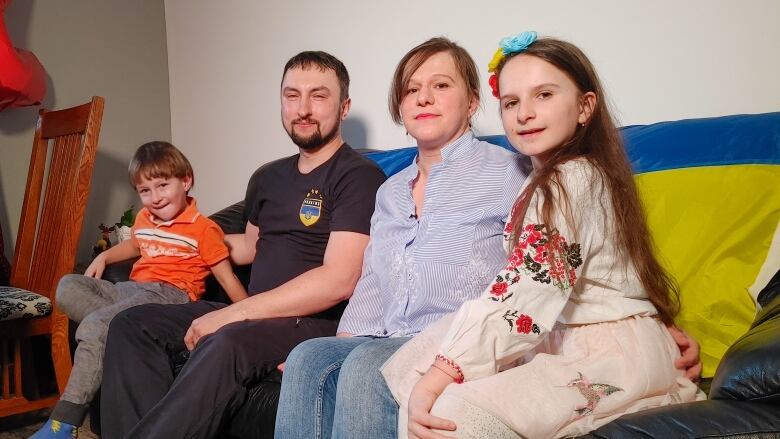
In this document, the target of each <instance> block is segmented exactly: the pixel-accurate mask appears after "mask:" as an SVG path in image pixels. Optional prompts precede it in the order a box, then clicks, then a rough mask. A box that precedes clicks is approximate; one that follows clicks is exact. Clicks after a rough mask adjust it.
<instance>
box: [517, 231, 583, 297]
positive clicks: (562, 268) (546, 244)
mask: <svg viewBox="0 0 780 439" xmlns="http://www.w3.org/2000/svg"><path fill="white" fill-rule="evenodd" d="M545 230H546V227H545V226H544V225H543V224H527V225H525V226H524V227H523V228H522V230H521V233H520V236H518V237H517V244H516V245H515V247H514V249H513V250H512V253H511V254H510V255H509V260H508V261H507V266H506V268H505V270H506V271H508V272H514V273H516V274H526V275H528V276H530V277H531V279H533V280H535V281H537V282H541V283H546V284H552V285H555V286H556V287H558V288H559V289H561V290H565V289H567V288H571V287H572V286H574V283H575V282H576V281H577V276H576V268H577V267H579V266H580V265H582V256H581V255H580V245H579V244H576V243H575V244H571V245H569V244H568V243H567V242H566V239H565V238H564V237H563V236H561V235H560V234H559V233H558V231H557V230H553V231H552V232H551V233H546V232H545ZM506 278H507V279H509V278H510V276H509V274H507V275H506ZM512 283H514V282H512ZM510 285H511V284H510Z"/></svg>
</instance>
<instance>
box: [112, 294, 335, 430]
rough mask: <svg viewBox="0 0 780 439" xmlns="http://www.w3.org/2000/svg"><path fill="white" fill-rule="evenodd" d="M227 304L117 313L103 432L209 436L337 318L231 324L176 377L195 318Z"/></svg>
mask: <svg viewBox="0 0 780 439" xmlns="http://www.w3.org/2000/svg"><path fill="white" fill-rule="evenodd" d="M225 306H227V305H225V304H222V303H215V302H206V301H198V302H191V303H187V304H184V305H157V304H149V305H141V306H137V307H135V308H131V309H129V310H127V311H124V312H122V313H120V314H118V315H117V316H116V317H114V319H113V320H112V322H111V325H110V327H109V331H108V339H107V344H106V353H105V360H104V370H103V388H102V391H101V394H102V396H101V401H100V411H101V424H102V433H103V434H102V437H103V438H104V439H120V438H166V439H173V438H211V437H214V436H216V435H217V433H218V432H219V429H220V426H221V424H222V423H223V422H224V421H225V420H226V419H228V418H229V416H230V414H231V413H233V411H235V410H236V409H237V408H238V407H240V406H241V404H243V402H244V399H245V397H246V388H247V387H248V386H251V385H253V384H254V383H257V382H258V381H259V380H261V379H262V378H264V377H265V376H267V375H268V373H270V372H271V371H273V370H274V369H275V368H276V366H277V365H278V364H279V363H281V362H283V361H284V360H285V359H286V358H287V355H288V354H289V353H290V351H291V350H292V349H293V348H294V347H295V346H296V345H297V344H298V343H300V342H302V341H304V340H308V339H310V338H314V337H324V336H331V335H335V333H336V328H337V325H338V323H337V322H335V321H332V320H324V319H316V318H300V319H298V318H294V317H292V318H279V319H268V320H254V321H244V322H237V323H232V324H230V325H226V326H224V327H222V328H220V329H219V330H218V331H217V332H215V333H214V334H211V335H208V336H206V337H203V338H202V339H201V340H200V341H199V342H198V345H197V346H196V347H195V349H194V350H193V351H192V352H191V354H190V358H189V360H188V361H187V363H186V364H185V366H184V368H183V369H182V370H181V372H180V373H179V374H178V376H176V378H175V379H174V373H173V359H174V358H175V356H177V355H180V354H181V353H182V352H183V351H186V347H185V346H184V334H185V333H186V331H187V328H189V326H190V324H191V323H192V321H193V320H194V319H196V318H198V317H200V316H202V315H204V314H206V313H208V312H211V311H214V310H217V309H220V308H223V307H225Z"/></svg>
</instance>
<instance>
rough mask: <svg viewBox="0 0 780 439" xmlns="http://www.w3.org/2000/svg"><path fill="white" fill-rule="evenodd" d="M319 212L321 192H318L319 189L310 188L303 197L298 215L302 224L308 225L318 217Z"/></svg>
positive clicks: (320, 210) (312, 223)
mask: <svg viewBox="0 0 780 439" xmlns="http://www.w3.org/2000/svg"><path fill="white" fill-rule="evenodd" d="M321 214H322V194H320V191H319V189H312V190H310V191H309V193H307V194H306V198H304V199H303V203H302V204H301V210H300V212H299V217H300V219H301V222H302V223H303V225H304V226H306V227H310V226H312V225H314V223H316V222H317V221H318V220H319V219H320V215H321Z"/></svg>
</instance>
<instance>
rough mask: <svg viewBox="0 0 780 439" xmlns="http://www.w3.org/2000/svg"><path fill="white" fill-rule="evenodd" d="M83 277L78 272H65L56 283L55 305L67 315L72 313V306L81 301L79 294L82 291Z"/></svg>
mask: <svg viewBox="0 0 780 439" xmlns="http://www.w3.org/2000/svg"><path fill="white" fill-rule="evenodd" d="M83 277H84V276H82V275H80V274H66V275H65V276H62V278H60V281H59V282H58V283H57V290H56V292H55V297H56V298H57V307H58V308H60V309H61V310H62V311H63V312H64V313H65V314H67V315H68V316H71V315H73V311H74V309H73V308H74V307H75V306H78V303H80V302H81V299H80V297H79V296H80V295H81V294H83V292H84V288H83V282H82V280H83Z"/></svg>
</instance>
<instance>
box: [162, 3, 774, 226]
mask: <svg viewBox="0 0 780 439" xmlns="http://www.w3.org/2000/svg"><path fill="white" fill-rule="evenodd" d="M165 12H166V24H167V33H168V60H169V70H170V88H171V124H172V137H173V141H174V143H175V144H177V145H178V146H179V147H180V148H182V149H183V150H184V151H185V153H186V154H187V155H188V156H189V157H190V159H191V160H192V162H193V166H194V167H195V173H196V176H197V178H196V180H197V185H196V191H195V192H194V194H195V195H196V196H198V199H199V203H200V206H201V208H202V210H204V211H205V212H207V213H210V212H213V211H215V210H218V209H220V208H222V207H224V206H226V205H228V204H230V203H232V202H234V201H236V200H239V199H241V198H243V192H244V190H245V185H246V182H247V180H248V178H249V176H250V175H251V173H252V171H254V170H255V169H256V168H257V167H258V166H259V165H260V164H262V163H265V162H267V161H269V160H271V159H274V158H278V157H282V156H284V155H288V154H291V153H294V152H295V151H296V150H295V147H294V145H293V144H292V143H291V142H290V141H289V139H288V138H287V136H286V134H285V132H284V130H283V129H282V127H281V123H280V119H279V97H278V94H279V82H280V80H281V70H282V68H283V66H284V63H285V62H286V61H287V59H288V58H290V57H291V56H292V55H294V54H295V53H297V52H299V51H301V50H315V49H317V50H325V51H327V52H330V53H332V54H333V55H335V56H337V57H339V58H340V59H341V60H342V61H343V62H344V63H345V64H346V66H347V68H348V69H349V72H350V76H351V78H352V87H351V89H350V94H351V96H352V99H353V106H352V112H351V115H350V118H349V119H348V121H347V124H346V127H345V131H346V133H345V137H346V138H347V140H348V141H349V142H350V143H352V145H353V146H355V147H364V146H368V147H373V148H379V149H389V148H393V147H399V146H407V145H410V144H411V142H412V141H411V139H409V138H408V137H406V136H405V134H404V130H403V129H402V128H400V127H397V126H394V125H393V124H392V123H391V121H390V118H389V116H388V113H387V104H386V101H387V90H388V87H389V84H390V78H391V75H392V72H393V70H394V68H395V64H396V63H397V62H398V60H399V59H400V58H401V57H402V56H403V54H404V53H406V52H407V51H408V50H409V49H411V48H412V47H413V46H415V45H416V44H418V43H420V42H422V41H424V40H426V39H428V38H430V37H432V36H437V35H444V36H447V37H449V38H452V39H454V40H456V41H457V42H459V43H460V44H461V45H463V46H464V47H465V48H466V49H467V50H469V52H470V53H471V54H472V55H473V57H474V59H475V60H476V62H477V64H478V66H479V67H480V69H481V70H480V71H481V74H482V79H483V81H484V84H483V93H484V95H485V101H484V103H483V111H482V112H481V115H480V116H479V117H478V118H477V119H476V124H475V128H476V130H477V132H478V133H479V134H497V133H500V132H501V125H500V122H499V120H498V117H497V110H496V103H495V100H494V99H493V98H492V96H491V95H490V93H489V89H488V87H487V84H486V83H487V77H488V75H487V71H486V65H487V63H488V61H489V60H490V58H491V56H492V54H493V52H494V51H495V49H496V48H497V43H498V41H499V40H500V39H501V38H502V37H504V36H506V35H508V34H513V33H516V32H518V31H522V30H536V31H538V32H539V33H540V34H542V35H550V36H557V37H561V38H564V39H568V40H570V41H572V42H574V43H576V44H577V45H579V46H580V47H581V48H583V50H584V51H585V52H586V53H587V54H588V55H589V56H590V58H591V60H592V61H593V62H594V64H595V65H596V67H597V69H598V70H599V72H600V75H601V77H602V79H603V81H604V83H605V86H606V88H607V92H608V94H609V95H610V96H611V98H612V101H613V103H614V104H615V106H616V107H617V109H618V112H617V113H616V114H617V116H618V117H619V119H620V120H619V122H620V123H621V124H624V125H628V124H644V123H651V122H657V121H662V120H674V119H680V118H691V117H704V116H718V115H725V114H734V113H758V112H767V111H778V110H780V81H779V80H778V78H780V26H777V20H778V18H780V2H778V1H776V0H756V1H749V2H736V1H726V0H716V1H711V0H695V1H673V0H657V1H653V2H649V1H648V2H638V1H625V0H602V1H588V2H586V1H576V2H575V1H565V0H552V1H544V2H540V1H533V2H532V1H520V0H482V1H469V2H466V1H456V0H444V1H442V0H395V1H370V0H333V1H329V2H326V1H315V0H287V1H284V2H281V1H280V2H271V1H257V0H230V1H223V2H213V1H208V0H197V1H194V0H166V1H165Z"/></svg>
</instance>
